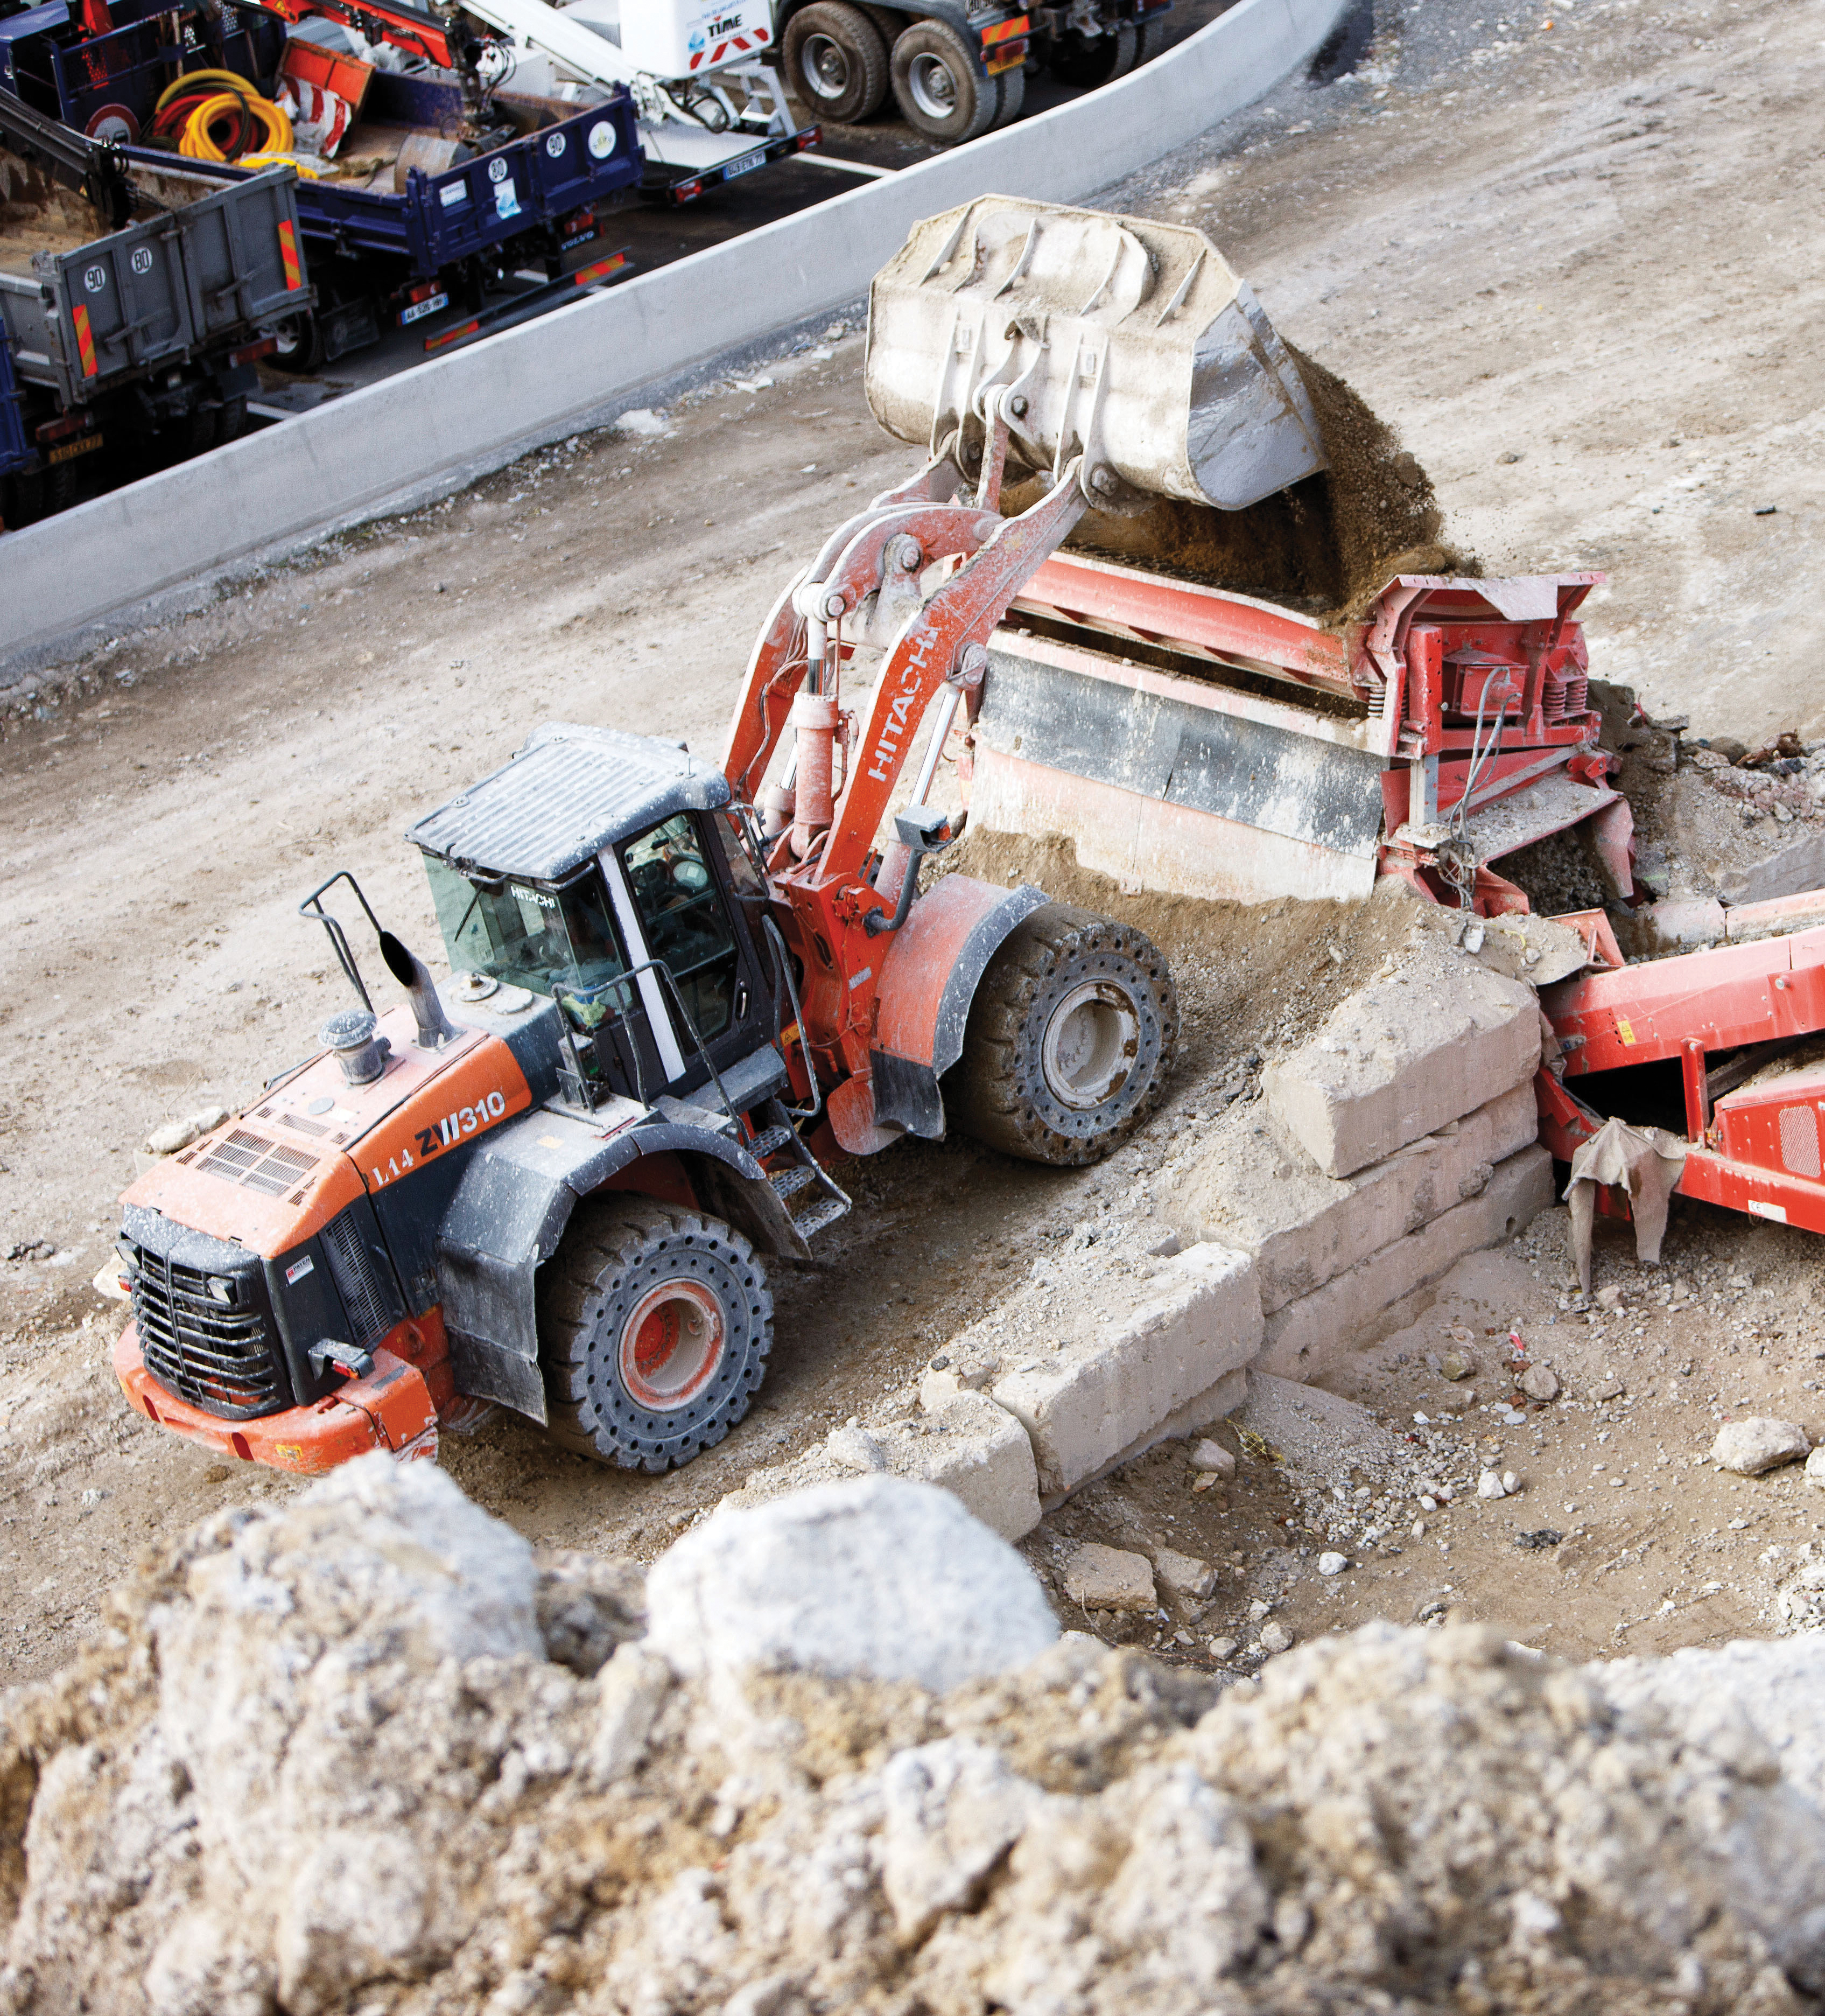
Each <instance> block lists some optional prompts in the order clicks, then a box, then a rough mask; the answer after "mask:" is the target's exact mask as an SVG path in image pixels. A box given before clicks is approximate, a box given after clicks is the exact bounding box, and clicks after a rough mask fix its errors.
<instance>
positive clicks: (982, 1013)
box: [945, 903, 1179, 1165]
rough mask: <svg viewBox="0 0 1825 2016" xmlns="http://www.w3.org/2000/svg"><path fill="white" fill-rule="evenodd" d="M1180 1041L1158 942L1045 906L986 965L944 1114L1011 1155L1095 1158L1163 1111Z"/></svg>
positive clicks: (1068, 1161) (1063, 1160) (1088, 915)
mask: <svg viewBox="0 0 1825 2016" xmlns="http://www.w3.org/2000/svg"><path fill="white" fill-rule="evenodd" d="M1178 1041H1179V997H1178V994H1177V991H1176V990H1175V988H1174V987H1173V985H1172V975H1171V974H1170V973H1168V970H1167V969H1166V962H1165V960H1164V959H1163V958H1161V956H1160V953H1159V952H1158V951H1157V949H1155V947H1154V944H1153V943H1152V941H1151V940H1150V939H1149V938H1147V937H1146V934H1144V933H1143V932H1140V931H1136V930H1134V929H1133V928H1132V927H1131V926H1129V925H1127V924H1118V923H1113V922H1111V921H1110V919H1108V918H1107V917H1099V916H1096V915H1095V914H1094V913H1092V912H1091V911H1089V910H1079V909H1073V908H1071V907H1070V906H1069V905H1066V904H1063V903H1049V904H1047V905H1046V908H1045V909H1042V910H1036V911H1035V912H1034V913H1033V915H1032V916H1030V917H1028V919H1027V920H1026V921H1025V922H1024V923H1022V924H1021V925H1020V926H1019V927H1018V928H1017V930H1015V931H1013V933H1012V934H1011V935H1010V937H1009V938H1008V940H1007V941H1006V944H1004V945H1002V948H1001V949H1000V950H999V952H997V953H996V954H995V957H994V958H993V959H992V960H991V961H990V962H989V965H988V971H987V972H986V973H984V974H983V976H982V980H981V985H979V986H978V987H977V990H976V998H975V999H974V1001H973V1002H972V1003H970V1019H969V1021H968V1024H966V1028H965V1030H964V1035H963V1055H962V1057H959V1059H958V1060H957V1063H956V1067H955V1069H954V1070H953V1071H951V1072H950V1073H948V1075H946V1078H945V1103H946V1107H947V1109H948V1113H949V1115H950V1118H951V1121H952V1124H953V1125H956V1127H958V1128H959V1129H961V1130H962V1131H963V1132H965V1133H967V1134H973V1135H974V1136H976V1138H977V1140H979V1141H983V1142H986V1143H988V1146H989V1147H992V1148H999V1149H1001V1150H1002V1151H1003V1152H1004V1153H1005V1154H1010V1155H1019V1156H1021V1157H1024V1159H1025V1160H1027V1161H1030V1162H1050V1163H1056V1164H1063V1165H1075V1164H1078V1163H1083V1162H1094V1161H1100V1159H1101V1158H1102V1157H1103V1156H1105V1155H1107V1154H1108V1153H1109V1152H1110V1150H1111V1149H1113V1148H1114V1147H1118V1145H1119V1144H1120V1143H1121V1142H1123V1141H1125V1140H1126V1139H1127V1138H1128V1136H1129V1135H1130V1134H1132V1132H1134V1131H1135V1129H1136V1128H1137V1127H1139V1125H1140V1124H1141V1122H1142V1121H1143V1120H1145V1119H1146V1118H1147V1116H1148V1114H1150V1113H1151V1112H1152V1111H1154V1108H1155V1107H1157V1105H1158V1104H1159V1103H1160V1100H1161V1096H1162V1095H1163V1093H1164V1090H1165V1085H1166V1076H1167V1074H1168V1071H1170V1070H1171V1068H1172V1055H1173V1052H1174V1050H1175V1049H1176V1047H1177V1046H1178Z"/></svg>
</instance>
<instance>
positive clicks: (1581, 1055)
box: [1542, 930, 1825, 1078]
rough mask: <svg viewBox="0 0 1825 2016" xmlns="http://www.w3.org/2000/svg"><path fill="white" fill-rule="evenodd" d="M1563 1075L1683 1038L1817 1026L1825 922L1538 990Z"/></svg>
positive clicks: (1660, 1049)
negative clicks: (1564, 1051) (1573, 1040)
mask: <svg viewBox="0 0 1825 2016" xmlns="http://www.w3.org/2000/svg"><path fill="white" fill-rule="evenodd" d="M1542 1002H1543V1003H1544V1005H1545V1007H1546V1013H1547V1014H1548V1016H1549V1017H1550V1018H1551V1021H1552V1024H1553V1028H1554V1029H1555V1030H1556V1031H1557V1033H1558V1035H1560V1038H1561V1039H1564V1038H1566V1037H1573V1036H1581V1037H1582V1038H1583V1039H1584V1040H1583V1042H1582V1045H1581V1046H1579V1047H1578V1048H1577V1049H1575V1050H1573V1051H1572V1052H1571V1054H1570V1055H1569V1056H1568V1057H1567V1059H1566V1060H1565V1075H1566V1076H1567V1077H1568V1078H1575V1077H1582V1076H1584V1075H1586V1074H1588V1073H1589V1072H1592V1071H1614V1070H1616V1069H1617V1068H1618V1067H1620V1066H1622V1065H1624V1064H1649V1063H1651V1062H1653V1061H1654V1060H1657V1059H1658V1058H1662V1057H1676V1056H1677V1055H1678V1054H1679V1050H1680V1049H1681V1046H1683V1044H1685V1043H1686V1042H1688V1041H1691V1040H1696V1041H1698V1042H1702V1043H1703V1044H1704V1047H1705V1049H1707V1050H1708V1051H1715V1050H1728V1049H1736V1048H1737V1047H1738V1046H1740V1045H1742V1044H1744V1043H1761V1042H1769V1041H1771V1040H1773V1039H1776V1038H1779V1037H1784V1036H1798V1035H1805V1034H1807V1033H1808V1032H1809V1031H1812V1030H1815V1029H1820V1028H1825V930H1820V931H1802V932H1799V933H1798V934H1795V935H1794V936H1793V937H1791V938H1767V939H1763V940H1761V941H1758V942H1755V943H1753V944H1750V945H1717V946H1714V947H1712V948H1710V949H1707V950H1705V951H1703V952H1686V953H1685V954H1683V956H1680V957H1678V958H1676V959H1653V960H1649V961H1647V962H1645V963H1643V964H1641V965H1640V966H1629V967H1623V968H1622V970H1621V971H1620V972H1618V973H1600V974H1592V975H1590V976H1589V977H1588V978H1586V979H1583V980H1575V981H1565V982H1564V984H1563V985H1560V986H1557V987H1552V988H1546V990H1545V992H1544V993H1543V994H1542Z"/></svg>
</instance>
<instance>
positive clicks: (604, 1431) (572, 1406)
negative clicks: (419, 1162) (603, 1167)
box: [538, 1196, 773, 1471]
mask: <svg viewBox="0 0 1825 2016" xmlns="http://www.w3.org/2000/svg"><path fill="white" fill-rule="evenodd" d="M538 1335H539V1350H540V1359H541V1362H542V1365H543V1367H544V1372H545V1404H546V1409H547V1413H548V1416H549V1423H548V1431H549V1434H550V1435H551V1437H552V1439H553V1441H554V1442H560V1443H562V1444H563V1446H564V1447H565V1448H566V1449H574V1450H575V1451H576V1452H577V1453H578V1455H579V1456H592V1457H594V1458H595V1460H596V1461H597V1462H598V1463H614V1464H615V1465H617V1467H620V1468H621V1469H623V1470H649V1471H663V1470H669V1469H671V1468H672V1467H675V1465H677V1464H679V1463H689V1461H690V1460H691V1458H692V1457H693V1456H697V1455H700V1454H701V1453H702V1452H703V1451H704V1450H705V1449H710V1448H712V1447H713V1446H714V1445H715V1444H716V1443H718V1442H721V1441H722V1438H723V1437H724V1436H725V1435H727V1434H728V1432H729V1430H730V1429H731V1428H732V1427H734V1425H735V1424H736V1422H737V1421H739V1420H740V1419H741V1417H742V1416H743V1414H745V1413H747V1410H748V1404H749V1402H750V1401H751V1399H753V1397H754V1392H755V1390H756V1389H757V1388H758V1386H759V1385H760V1383H761V1380H762V1379H763V1378H764V1377H765V1375H766V1370H767V1355H768V1353H769V1352H770V1351H771V1350H772V1345H773V1298H772V1293H771V1292H770V1291H769V1288H768V1287H767V1278H766V1275H765V1272H764V1270H763V1269H762V1268H761V1264H760V1262H759V1261H758V1260H757V1259H756V1258H755V1257H754V1248H753V1247H751V1245H750V1244H748V1242H747V1240H745V1239H743V1237H742V1236H741V1234H740V1233H739V1232H737V1231H736V1230H735V1229H734V1228H733V1226H728V1225H725V1224H724V1223H723V1222H722V1220H721V1219H717V1218H710V1217H707V1216H706V1215H704V1214H703V1213H701V1212H698V1211H685V1210H682V1209H681V1208H679V1207H678V1206H676V1205H674V1204H657V1203H655V1202H653V1201H652V1200H651V1199H650V1198H648V1197H632V1196H616V1197H612V1198H609V1199H604V1200H603V1201H601V1202H600V1203H599V1204H593V1205H585V1206H584V1207H582V1208H580V1209H579V1210H578V1213H577V1215H576V1216H575V1218H574V1219H572V1221H571V1226H570V1228H569V1229H568V1230H567V1232H566V1233H565V1235H564V1239H563V1244H561V1245H560V1247H559V1248H558V1251H557V1253H556V1255H555V1256H554V1258H553V1259H552V1261H551V1262H549V1265H547V1267H546V1268H545V1271H544V1273H543V1275H542V1277H541V1279H540V1282H539V1288H538Z"/></svg>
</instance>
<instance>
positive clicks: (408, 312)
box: [399, 294, 450, 329]
mask: <svg viewBox="0 0 1825 2016" xmlns="http://www.w3.org/2000/svg"><path fill="white" fill-rule="evenodd" d="M449 305H450V297H449V296H448V294H427V295H426V297H425V298H424V299H423V301H414V302H413V303H412V306H411V307H410V308H401V310H400V311H399V326H400V327H401V329H404V328H405V326H406V324H407V323H408V322H423V320H424V319H425V317H426V316H427V315H435V314H436V313H437V311H438V309H439V308H448V306H449Z"/></svg>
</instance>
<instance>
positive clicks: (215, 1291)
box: [208, 1274, 235, 1308]
mask: <svg viewBox="0 0 1825 2016" xmlns="http://www.w3.org/2000/svg"><path fill="white" fill-rule="evenodd" d="M208 1287H209V1299H210V1300H211V1301H212V1302H220V1303H221V1305H223V1307H224V1308H227V1307H228V1306H229V1305H231V1304H232V1302H233V1301H234V1299H235V1284H234V1283H233V1282H232V1281H231V1280H229V1278H228V1276H226V1275H225V1274H211V1276H209V1280H208Z"/></svg>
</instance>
